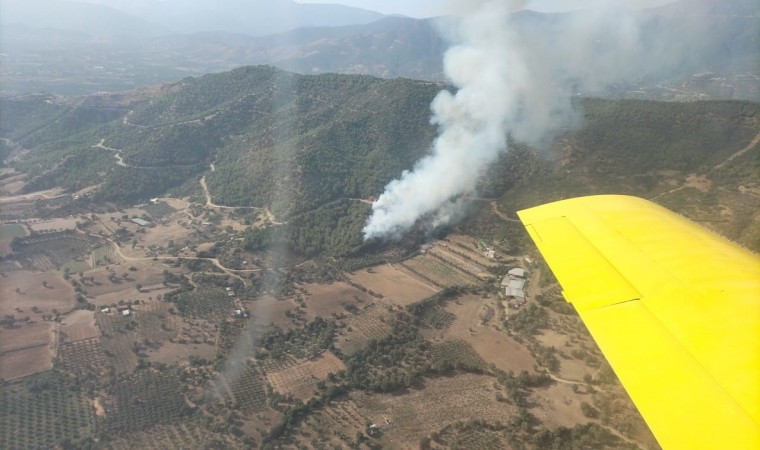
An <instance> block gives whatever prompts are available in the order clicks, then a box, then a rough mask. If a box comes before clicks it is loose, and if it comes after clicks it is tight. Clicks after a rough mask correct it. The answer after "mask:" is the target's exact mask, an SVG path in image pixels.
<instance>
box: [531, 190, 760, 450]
mask: <svg viewBox="0 0 760 450" xmlns="http://www.w3.org/2000/svg"><path fill="white" fill-rule="evenodd" d="M518 215H519V217H520V220H522V222H523V224H524V225H525V227H526V229H527V230H528V233H529V234H530V236H531V238H533V240H534V241H535V243H536V245H537V246H538V249H539V250H540V251H541V253H542V254H543V255H544V257H545V259H546V261H547V262H548V264H549V266H550V267H551V269H552V271H553V272H554V274H555V276H556V277H557V279H558V280H559V282H560V284H561V285H562V288H563V294H564V295H565V298H566V299H567V301H569V302H571V303H572V304H573V305H574V306H575V308H576V310H577V311H578V313H579V314H580V316H581V318H582V319H583V321H584V323H585V324H586V326H587V327H588V329H589V331H590V332H591V334H592V336H593V337H594V339H595V340H596V342H597V343H598V344H599V347H600V348H601V350H602V352H603V353H604V355H605V357H606V358H607V360H608V361H609V363H610V365H611V366H612V367H613V369H614V370H615V373H616V374H617V375H618V377H619V378H620V381H621V382H622V383H623V386H624V387H625V388H626V390H627V391H628V393H629V394H630V396H631V398H632V399H633V401H634V403H635V404H636V406H637V407H638V409H639V411H640V412H641V415H642V416H643V417H644V419H645V420H646V422H647V424H648V425H649V427H650V428H651V430H652V432H653V433H654V435H655V436H656V437H657V440H658V441H659V443H660V445H661V446H662V447H663V448H666V449H682V448H683V449H686V448H688V449H701V448H705V449H707V448H710V449H715V448H726V449H727V448H736V449H760V258H758V256H757V255H755V254H753V253H751V252H749V251H748V250H746V249H744V248H742V247H739V246H737V245H736V244H734V243H732V242H730V241H727V240H725V239H724V238H722V237H720V236H718V235H716V234H714V233H712V232H710V231H708V230H706V229H704V228H702V227H700V226H698V225H696V224H694V223H692V222H690V221H688V220H687V219H685V218H683V217H681V216H679V215H677V214H674V213H672V212H670V211H668V210H667V209H665V208H663V207H660V206H658V205H655V204H654V203H651V202H649V201H646V200H643V199H640V198H636V197H628V196H620V195H603V196H592V197H580V198H574V199H569V200H563V201H559V202H555V203H550V204H546V205H542V206H538V207H535V208H531V209H526V210H523V211H519V212H518Z"/></svg>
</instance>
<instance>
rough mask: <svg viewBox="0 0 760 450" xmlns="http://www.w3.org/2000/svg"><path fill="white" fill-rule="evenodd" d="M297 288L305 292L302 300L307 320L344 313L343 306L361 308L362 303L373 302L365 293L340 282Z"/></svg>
mask: <svg viewBox="0 0 760 450" xmlns="http://www.w3.org/2000/svg"><path fill="white" fill-rule="evenodd" d="M299 288H300V289H302V290H303V291H305V293H304V294H303V300H304V302H305V303H306V311H307V320H313V319H315V318H317V317H322V318H325V319H327V318H329V317H331V316H332V315H333V314H341V313H345V312H346V309H345V307H344V305H349V304H353V305H356V306H357V307H361V304H362V303H371V302H372V301H373V298H372V296H370V295H369V294H367V293H366V292H363V291H361V290H359V289H357V288H355V287H354V286H351V285H349V284H346V283H343V282H340V281H338V282H335V283H330V284H319V283H311V284H304V285H301V286H299Z"/></svg>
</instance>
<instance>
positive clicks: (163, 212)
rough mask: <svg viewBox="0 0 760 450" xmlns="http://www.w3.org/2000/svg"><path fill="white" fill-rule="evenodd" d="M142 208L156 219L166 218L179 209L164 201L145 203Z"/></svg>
mask: <svg viewBox="0 0 760 450" xmlns="http://www.w3.org/2000/svg"><path fill="white" fill-rule="evenodd" d="M142 209H144V210H145V212H146V213H148V214H149V215H150V216H151V217H153V218H154V219H156V220H161V219H164V218H166V217H168V216H171V215H172V214H174V213H175V212H176V211H177V210H176V209H174V208H172V207H171V206H169V204H168V203H166V202H164V201H159V202H156V203H149V204H147V205H143V207H142Z"/></svg>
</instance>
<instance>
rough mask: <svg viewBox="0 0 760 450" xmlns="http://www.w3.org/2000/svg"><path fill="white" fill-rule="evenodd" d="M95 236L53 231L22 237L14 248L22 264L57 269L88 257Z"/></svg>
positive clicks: (36, 268) (42, 269)
mask: <svg viewBox="0 0 760 450" xmlns="http://www.w3.org/2000/svg"><path fill="white" fill-rule="evenodd" d="M93 246H94V244H93V238H90V237H88V236H86V235H83V234H79V233H76V232H74V231H62V232H51V233H46V234H40V235H32V236H28V237H25V238H22V239H21V240H20V241H19V243H18V245H17V246H16V247H15V248H14V254H15V257H16V258H17V259H18V261H19V262H20V263H21V265H22V266H23V267H25V268H28V269H33V270H41V271H44V270H55V269H60V268H61V267H62V266H63V265H64V264H66V263H68V262H69V261H72V260H77V259H81V260H84V258H86V257H88V256H89V254H90V251H91V250H92V248H93Z"/></svg>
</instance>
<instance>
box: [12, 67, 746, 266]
mask: <svg viewBox="0 0 760 450" xmlns="http://www.w3.org/2000/svg"><path fill="white" fill-rule="evenodd" d="M442 88H443V86H442V85H440V84H435V83H430V82H422V81H413V80H407V79H396V80H384V79H378V78H373V77H368V76H349V75H316V76H305V75H296V74H291V73H287V72H283V71H281V70H279V69H274V68H271V67H268V66H260V67H245V68H240V69H236V70H233V71H231V72H226V73H222V74H217V75H207V76H204V77H201V78H187V79H184V80H182V81H180V82H178V83H175V84H172V85H166V86H163V87H161V88H156V89H152V90H147V91H139V92H134V93H131V94H130V93H127V94H120V95H114V96H107V95H105V96H91V97H87V98H79V99H61V98H55V97H49V96H26V97H19V98H12V99H3V100H2V103H0V107H1V108H2V110H1V111H2V116H3V120H2V122H1V125H0V127H2V128H1V129H0V131H1V132H2V135H1V136H0V137H2V138H5V139H6V140H5V141H4V147H3V148H4V151H6V152H9V153H10V154H11V155H12V157H11V158H8V159H7V163H8V164H9V165H10V166H12V167H14V168H15V169H16V170H17V171H19V172H22V173H24V174H25V177H26V179H25V181H26V184H25V185H24V186H23V187H22V188H21V190H20V193H24V192H33V191H37V190H41V189H49V188H53V187H56V186H61V187H63V188H64V189H65V190H66V191H68V192H71V193H73V192H75V191H77V190H79V189H82V188H84V187H87V186H95V185H97V189H96V191H95V192H96V193H95V197H96V200H97V199H99V200H106V201H113V202H117V203H122V204H129V203H138V202H142V201H145V200H146V199H148V198H151V197H155V196H160V195H163V194H166V193H167V192H175V193H178V194H181V195H188V194H189V195H193V196H194V198H195V199H196V200H197V201H199V202H203V201H204V200H206V201H213V202H214V203H215V204H217V205H226V206H245V207H260V208H264V209H267V210H269V211H270V212H271V213H272V214H273V216H274V217H276V219H277V220H276V221H275V225H276V224H277V223H287V226H286V227H282V228H283V229H282V230H280V231H278V232H273V231H271V230H270V231H267V232H266V233H264V234H261V233H258V232H257V233H254V235H249V236H248V238H247V242H248V243H249V246H251V247H256V246H257V245H260V244H261V243H269V242H272V240H275V241H284V242H287V243H289V245H291V246H292V247H293V249H294V250H295V251H296V252H298V253H302V254H317V253H321V252H324V251H327V252H328V253H330V254H336V255H347V254H356V253H357V252H360V250H361V248H362V246H361V236H360V232H361V228H362V224H363V222H364V220H366V217H367V215H368V214H369V203H371V201H372V200H373V199H374V198H376V197H377V196H378V195H380V194H381V193H382V191H383V188H384V186H385V184H386V183H388V182H389V181H390V180H392V179H394V178H396V177H398V176H399V175H400V174H401V172H402V171H403V170H408V169H411V168H412V167H413V165H414V163H415V161H417V160H418V159H419V158H420V157H421V156H422V155H424V154H425V153H426V152H427V151H428V149H429V148H430V144H431V142H432V140H433V138H434V135H435V129H434V127H433V126H432V125H431V124H430V122H429V116H430V111H429V103H430V101H431V99H432V98H433V97H434V96H435V94H436V93H437V92H438V91H439V90H441V89H442ZM575 106H576V109H577V110H578V111H579V113H580V114H582V115H583V120H582V121H581V122H582V125H581V126H580V127H579V128H578V129H574V130H566V131H564V132H562V133H559V134H557V137H556V139H555V140H554V142H553V144H551V146H550V147H549V148H546V149H533V148H529V147H527V146H525V145H523V144H521V143H519V142H510V145H509V147H510V149H511V150H510V152H509V153H508V154H506V155H504V156H503V157H502V158H500V160H499V161H498V162H497V163H496V164H494V165H493V167H491V168H490V169H489V170H487V171H485V172H484V173H483V174H482V176H481V180H480V191H481V192H480V193H479V194H480V197H482V198H490V199H497V198H500V200H499V201H498V205H497V206H498V208H500V209H501V210H502V211H505V212H507V213H508V214H510V215H511V214H513V213H514V211H515V210H518V209H520V208H523V207H528V206H532V205H535V204H538V203H541V202H545V201H549V200H555V199H559V198H566V197H570V196H574V195H584V194H594V193H629V194H634V195H639V196H643V197H648V198H654V199H655V200H656V201H659V202H661V203H663V204H665V205H666V206H669V207H671V208H673V209H676V210H678V211H681V212H684V213H687V215H689V214H691V216H692V217H693V218H696V219H704V220H709V221H710V224H711V226H714V227H715V228H717V229H719V230H720V231H722V232H724V233H726V234H728V235H729V236H731V237H733V238H736V239H740V240H741V241H742V242H744V243H746V244H748V245H751V246H753V247H755V248H757V247H758V246H759V245H758V236H760V230H758V229H757V228H758V226H757V225H755V224H756V222H757V220H756V218H755V215H756V213H755V211H757V210H758V208H757V206H758V192H759V191H758V182H759V179H760V175H759V174H760V169H758V164H759V163H758V148H757V146H755V147H754V148H748V149H747V150H746V152H743V153H741V154H740V155H736V157H734V158H733V159H729V158H730V157H731V156H732V155H734V154H735V153H736V152H738V151H739V150H741V149H743V148H744V147H745V146H747V145H748V144H749V143H750V141H752V139H753V138H754V137H755V136H756V135H757V133H758V131H759V130H760V126H758V121H759V120H760V106H758V105H757V104H754V103H747V102H737V101H710V102H691V103H674V102H671V103H658V102H651V101H635V100H622V101H613V100H599V99H578V100H577V101H576V105H575ZM505 139H508V137H507V136H506V135H505ZM750 147H751V146H750ZM201 177H203V179H204V182H205V185H206V186H207V188H208V194H209V198H208V199H204V193H203V191H202V190H201V186H200V185H199V180H200V179H201ZM481 205H487V203H484V202H483V201H482V199H481V200H473V206H474V208H473V209H472V214H471V219H470V220H469V221H468V222H467V223H466V224H465V225H464V226H466V227H470V229H471V230H476V231H478V232H487V233H490V234H495V235H499V234H503V233H505V232H506V233H512V232H517V233H519V232H520V231H514V230H511V228H510V226H509V225H508V224H506V225H505V223H504V222H503V221H501V220H500V219H499V218H498V217H497V216H496V215H495V214H494V213H493V211H491V210H489V208H488V207H484V208H482V214H479V213H478V211H479V210H478V208H477V207H478V206H481ZM753 205H754V207H753ZM505 230H506V231H505ZM510 230H511V231H510ZM257 243H259V244H257ZM338 249H339V250H338Z"/></svg>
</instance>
